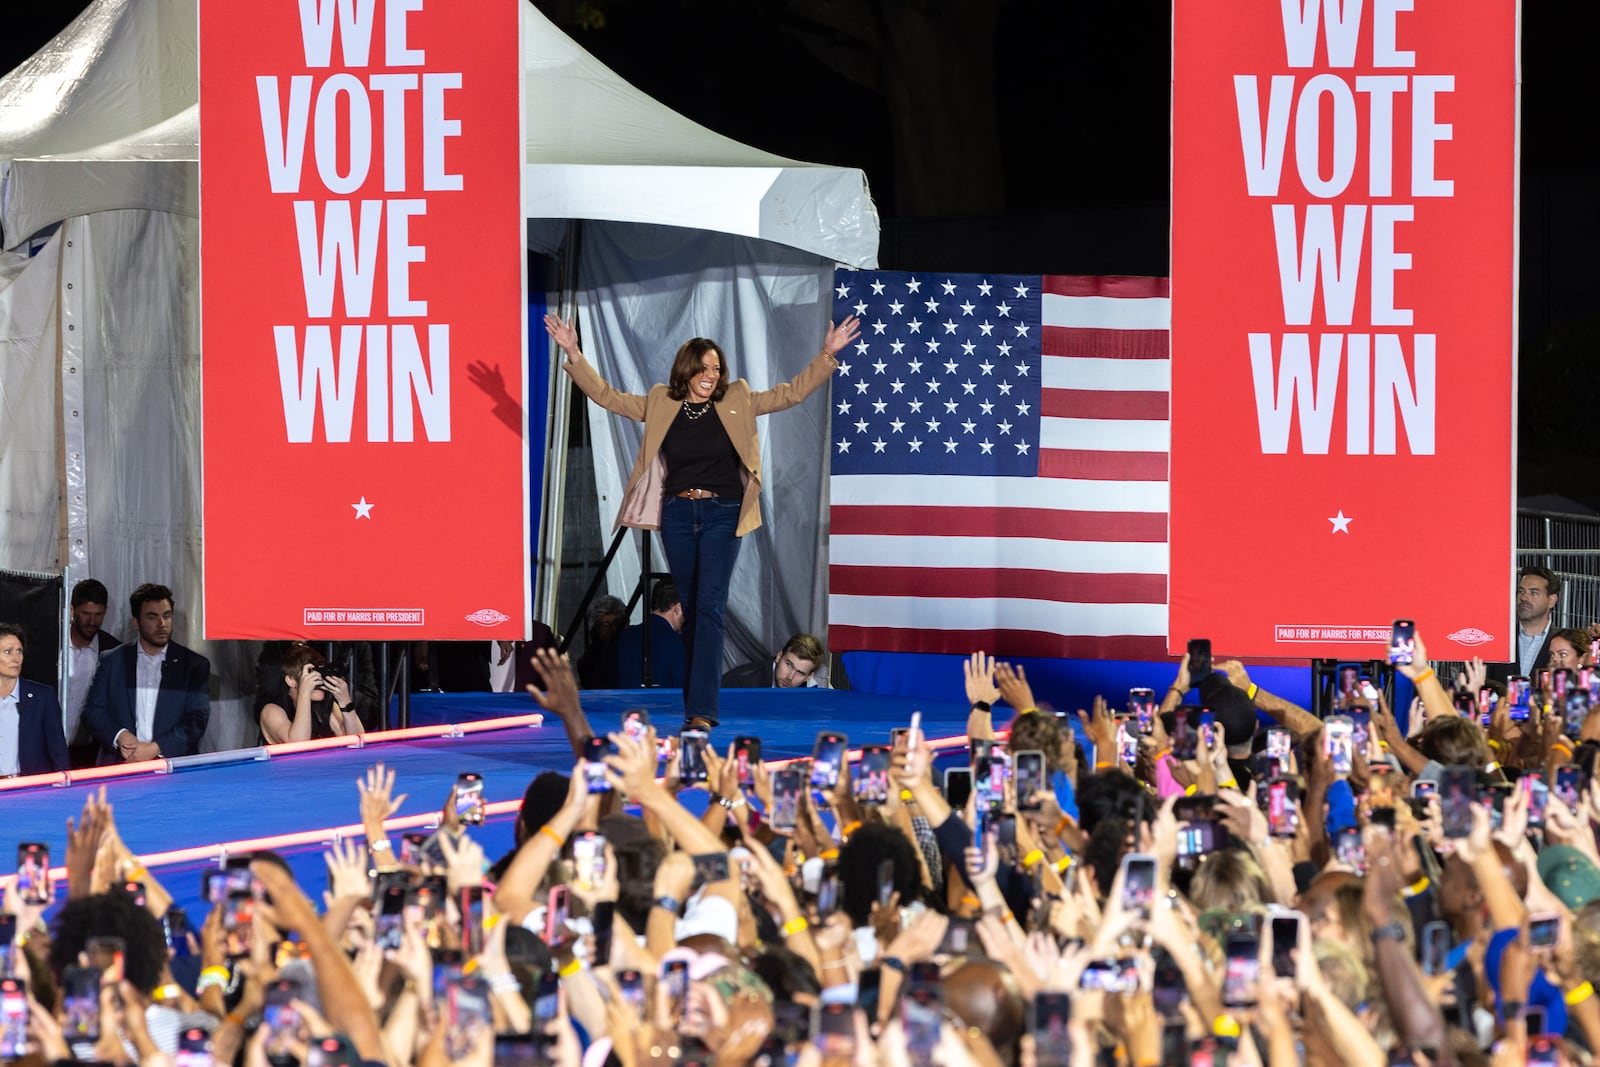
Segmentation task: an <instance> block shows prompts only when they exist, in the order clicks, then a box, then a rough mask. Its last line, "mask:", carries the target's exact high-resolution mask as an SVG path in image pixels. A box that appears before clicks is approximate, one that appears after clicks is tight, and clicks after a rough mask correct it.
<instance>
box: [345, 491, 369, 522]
mask: <svg viewBox="0 0 1600 1067" xmlns="http://www.w3.org/2000/svg"><path fill="white" fill-rule="evenodd" d="M350 506H351V507H353V508H355V509H356V518H358V519H366V520H368V521H371V519H372V508H373V505H372V504H369V503H367V498H366V497H364V496H363V497H362V498H361V503H359V504H351V505H350Z"/></svg>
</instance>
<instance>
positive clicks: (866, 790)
mask: <svg viewBox="0 0 1600 1067" xmlns="http://www.w3.org/2000/svg"><path fill="white" fill-rule="evenodd" d="M889 756H890V752H889V746H888V745H862V746H861V760H860V762H859V763H857V764H856V775H855V778H854V779H853V780H852V782H851V786H852V787H853V789H854V791H855V795H856V802H857V803H859V804H862V805H864V806H866V807H869V808H875V807H878V806H880V805H882V804H887V803H888V802H889Z"/></svg>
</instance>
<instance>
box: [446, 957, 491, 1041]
mask: <svg viewBox="0 0 1600 1067" xmlns="http://www.w3.org/2000/svg"><path fill="white" fill-rule="evenodd" d="M434 1003H435V1005H436V1006H437V1007H438V1009H439V1012H440V1015H441V1016H442V1018H441V1021H442V1022H443V1023H444V1026H445V1033H444V1047H445V1052H446V1053H447V1054H448V1055H449V1057H450V1059H451V1060H459V1059H464V1058H465V1057H466V1054H467V1052H468V1051H469V1050H470V1049H471V1048H472V1042H473V1038H474V1036H475V1035H476V1033H477V1032H478V1031H480V1030H489V1029H492V1028H493V1026H494V1012H493V1009H492V1007H491V1006H490V992H489V983H488V982H487V981H485V980H484V978H483V975H482V973H481V972H473V973H472V974H462V973H461V972H460V970H459V969H457V968H451V970H450V973H449V977H448V979H447V980H446V983H445V988H444V991H443V995H442V996H440V995H437V994H436V996H435V1001H434Z"/></svg>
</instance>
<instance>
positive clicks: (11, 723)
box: [0, 622, 69, 778]
mask: <svg viewBox="0 0 1600 1067" xmlns="http://www.w3.org/2000/svg"><path fill="white" fill-rule="evenodd" d="M26 648H27V638H25V637H24V636H23V633H22V627H20V626H15V625H13V624H11V623H9V622H6V623H0V778H15V777H17V776H18V775H22V774H49V773H50V772H51V771H64V770H66V769H67V767H68V766H69V761H68V757H67V738H66V734H65V732H64V731H63V729H62V726H61V703H60V701H58V700H57V699H56V691H55V690H54V689H52V688H50V687H49V686H48V685H40V684H39V683H38V682H31V681H27V680H25V679H24V678H23V677H22V657H23V655H24V652H25V650H26Z"/></svg>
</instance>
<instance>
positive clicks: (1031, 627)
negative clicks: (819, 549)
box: [829, 276, 1171, 659]
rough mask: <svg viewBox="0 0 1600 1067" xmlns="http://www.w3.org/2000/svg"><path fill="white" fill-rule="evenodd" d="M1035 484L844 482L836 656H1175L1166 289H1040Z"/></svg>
mask: <svg viewBox="0 0 1600 1067" xmlns="http://www.w3.org/2000/svg"><path fill="white" fill-rule="evenodd" d="M1043 283H1044V284H1043V289H1044V292H1043V311H1042V317H1043V331H1044V332H1043V339H1042V342H1041V344H1042V350H1043V364H1044V365H1043V369H1042V373H1043V397H1042V403H1041V430H1040V434H1041V444H1040V453H1039V477H1037V478H971V477H940V476H922V477H917V476H905V475H896V476H873V475H853V476H835V477H834V478H833V479H832V480H831V495H832V508H831V518H830V522H831V535H830V538H829V553H830V563H829V586H830V595H829V638H830V644H832V645H833V646H834V647H837V648H844V649H848V648H866V649H875V650H881V651H914V652H971V651H975V650H977V649H984V650H987V651H991V652H994V653H997V654H1000V655H1009V656H1068V657H1080V658H1105V659H1146V658H1152V657H1158V656H1161V655H1163V654H1164V653H1165V648H1166V630H1167V608H1166V603H1167V561H1168V554H1167V503H1168V492H1167V449H1168V441H1169V430H1168V427H1169V422H1168V390H1169V385H1170V375H1171V361H1170V348H1169V341H1168V337H1169V334H1168V329H1169V326H1170V321H1171V304H1170V300H1169V295H1168V294H1169V290H1168V284H1167V279H1165V278H1084V277H1063V276H1046V277H1045V278H1044V279H1043Z"/></svg>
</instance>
